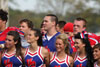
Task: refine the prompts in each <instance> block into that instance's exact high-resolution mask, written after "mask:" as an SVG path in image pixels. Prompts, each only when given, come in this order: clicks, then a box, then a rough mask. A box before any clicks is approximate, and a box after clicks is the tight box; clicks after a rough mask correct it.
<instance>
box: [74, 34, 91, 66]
mask: <svg viewBox="0 0 100 67" xmlns="http://www.w3.org/2000/svg"><path fill="white" fill-rule="evenodd" d="M75 48H76V49H77V52H76V54H75V57H74V67H93V54H92V48H91V46H90V43H89V41H88V35H87V34H85V35H83V34H81V33H78V34H76V35H75Z"/></svg>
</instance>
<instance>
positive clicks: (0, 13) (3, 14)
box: [0, 9, 8, 21]
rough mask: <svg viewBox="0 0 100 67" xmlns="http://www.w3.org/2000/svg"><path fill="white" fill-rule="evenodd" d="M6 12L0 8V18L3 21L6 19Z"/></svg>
mask: <svg viewBox="0 0 100 67" xmlns="http://www.w3.org/2000/svg"><path fill="white" fill-rule="evenodd" d="M7 15H8V13H7V12H6V11H4V10H2V9H0V19H1V20H3V21H7V20H8V17H7Z"/></svg>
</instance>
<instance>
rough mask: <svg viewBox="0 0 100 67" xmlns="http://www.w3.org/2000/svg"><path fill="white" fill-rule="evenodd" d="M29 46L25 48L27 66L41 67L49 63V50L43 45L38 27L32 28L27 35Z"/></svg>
mask: <svg viewBox="0 0 100 67" xmlns="http://www.w3.org/2000/svg"><path fill="white" fill-rule="evenodd" d="M27 42H28V43H29V44H30V46H29V47H28V48H26V49H25V48H24V49H23V54H24V58H25V64H26V66H27V67H41V66H43V64H44V61H45V64H46V66H48V65H49V52H48V50H47V49H45V48H44V47H42V46H41V45H42V36H41V32H40V31H39V30H38V29H32V30H30V32H29V33H28V35H27Z"/></svg>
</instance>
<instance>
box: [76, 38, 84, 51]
mask: <svg viewBox="0 0 100 67" xmlns="http://www.w3.org/2000/svg"><path fill="white" fill-rule="evenodd" d="M84 47H85V44H83V43H82V41H81V39H75V48H76V49H77V51H78V52H80V51H81V50H82V49H83V48H84Z"/></svg>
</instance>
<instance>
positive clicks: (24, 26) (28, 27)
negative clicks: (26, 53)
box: [19, 19, 34, 48]
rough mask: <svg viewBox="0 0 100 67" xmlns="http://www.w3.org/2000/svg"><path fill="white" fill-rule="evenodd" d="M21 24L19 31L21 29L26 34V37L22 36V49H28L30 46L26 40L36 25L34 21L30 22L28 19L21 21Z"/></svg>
mask: <svg viewBox="0 0 100 67" xmlns="http://www.w3.org/2000/svg"><path fill="white" fill-rule="evenodd" d="M19 23H20V27H19V29H20V30H21V31H22V32H24V36H21V43H22V47H24V48H26V47H28V46H29V45H30V44H29V43H27V41H26V39H25V38H26V36H27V34H28V33H29V31H30V30H31V29H33V28H34V24H33V23H32V21H30V20H28V19H22V20H20V22H19Z"/></svg>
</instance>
